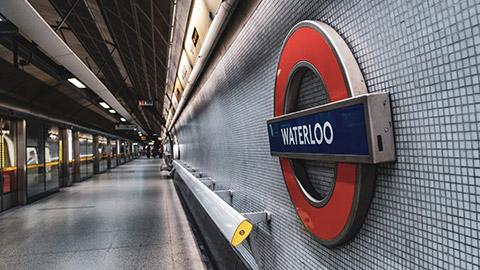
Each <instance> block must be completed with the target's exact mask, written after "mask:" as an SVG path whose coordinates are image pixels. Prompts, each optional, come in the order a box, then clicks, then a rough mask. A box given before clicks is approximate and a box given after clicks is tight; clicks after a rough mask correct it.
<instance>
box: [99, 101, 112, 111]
mask: <svg viewBox="0 0 480 270" xmlns="http://www.w3.org/2000/svg"><path fill="white" fill-rule="evenodd" d="M98 104H100V106H102V107H103V108H105V109H110V106H108V104H107V103H105V102H104V101H100V102H99V103H98Z"/></svg>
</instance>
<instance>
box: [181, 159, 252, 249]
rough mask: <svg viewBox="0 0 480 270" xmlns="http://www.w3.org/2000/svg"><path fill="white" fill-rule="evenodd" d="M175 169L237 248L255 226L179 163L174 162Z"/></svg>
mask: <svg viewBox="0 0 480 270" xmlns="http://www.w3.org/2000/svg"><path fill="white" fill-rule="evenodd" d="M173 167H174V168H175V170H176V173H178V175H179V176H180V177H181V178H182V180H183V181H184V182H185V184H186V185H187V186H188V188H189V189H190V191H191V192H192V193H193V195H194V196H195V198H196V199H197V200H198V202H199V203H200V204H201V205H202V207H203V208H204V209H205V211H206V212H207V213H208V215H209V216H210V218H211V219H212V220H213V222H214V223H215V224H216V225H217V227H218V228H219V229H220V231H221V232H222V234H223V235H224V236H225V238H226V239H227V240H228V241H229V242H230V243H231V244H232V245H233V246H237V245H238V244H240V243H241V242H242V241H243V240H245V238H247V236H248V235H249V234H250V232H251V230H252V227H253V225H252V224H251V223H250V222H249V221H248V220H247V219H246V218H245V217H244V216H243V215H242V214H240V213H239V212H237V210H235V209H233V207H231V206H230V205H228V203H226V202H225V201H224V200H222V199H221V198H220V197H219V196H217V195H216V194H215V192H213V191H212V190H211V189H209V188H208V187H207V186H205V185H204V184H203V183H202V182H201V181H200V180H198V179H197V178H196V177H195V176H194V175H193V174H192V173H191V172H190V171H189V170H187V168H185V167H184V166H183V165H182V164H181V163H180V162H179V161H177V160H175V161H173Z"/></svg>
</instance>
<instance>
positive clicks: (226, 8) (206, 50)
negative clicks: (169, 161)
mask: <svg viewBox="0 0 480 270" xmlns="http://www.w3.org/2000/svg"><path fill="white" fill-rule="evenodd" d="M237 2H238V0H224V1H223V2H222V4H220V7H219V8H218V12H217V14H216V15H215V18H214V19H213V21H212V24H211V26H210V29H209V30H208V33H207V35H206V36H205V41H204V43H203V46H202V48H201V49H200V52H199V53H198V57H197V62H196V63H195V66H194V67H193V70H192V73H191V74H190V77H189V79H188V83H187V86H186V87H185V90H184V93H183V97H182V99H181V100H180V103H179V104H178V107H177V109H176V111H175V115H174V116H173V120H172V122H171V123H170V125H169V126H168V127H167V131H168V132H170V130H171V129H172V127H173V125H174V124H175V122H176V121H177V120H178V117H180V114H181V113H182V110H183V109H184V107H185V105H186V103H187V100H188V98H189V97H190V95H191V94H192V90H193V87H194V86H195V83H196V82H197V80H198V78H199V77H200V74H201V73H202V71H203V68H204V67H205V64H206V63H207V60H208V58H209V57H210V55H211V54H212V52H213V49H214V48H215V45H216V44H217V41H218V39H219V38H220V35H221V34H222V31H223V29H224V28H225V26H226V24H227V21H228V19H229V18H230V16H231V15H232V13H233V10H234V8H235V6H236V5H237Z"/></svg>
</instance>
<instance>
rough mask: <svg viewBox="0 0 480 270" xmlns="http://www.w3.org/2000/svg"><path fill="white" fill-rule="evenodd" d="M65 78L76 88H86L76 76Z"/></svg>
mask: <svg viewBox="0 0 480 270" xmlns="http://www.w3.org/2000/svg"><path fill="white" fill-rule="evenodd" d="M67 80H68V81H69V82H70V83H71V84H73V85H75V86H76V87H77V88H86V86H85V85H84V84H83V83H82V82H81V81H79V80H77V78H69V79H67Z"/></svg>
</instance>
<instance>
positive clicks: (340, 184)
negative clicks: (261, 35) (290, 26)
mask: <svg viewBox="0 0 480 270" xmlns="http://www.w3.org/2000/svg"><path fill="white" fill-rule="evenodd" d="M300 61H307V62H309V63H311V64H312V65H313V66H314V67H315V68H316V69H317V70H318V72H319V74H320V76H321V77H322V79H323V81H324V83H325V86H326V88H327V91H328V94H329V96H330V101H331V102H335V101H338V100H342V99H346V98H348V97H349V94H348V91H347V86H346V84H345V80H344V77H343V74H342V68H341V64H340V63H339V62H338V60H337V58H336V56H335V53H334V51H333V50H332V48H330V46H329V43H328V42H327V40H325V38H324V37H323V36H322V35H321V34H320V33H319V32H317V31H316V30H314V29H312V28H309V27H302V28H299V29H297V30H295V32H293V34H291V35H290V37H289V38H288V40H287V42H286V43H285V45H284V48H283V51H282V54H281V57H280V61H279V65H278V70H277V77H276V82H275V104H274V114H275V117H277V116H280V115H282V114H283V112H284V104H285V102H284V101H285V91H286V86H287V82H288V78H289V74H290V71H291V70H292V68H293V67H294V66H295V64H297V63H298V62H300ZM280 163H281V166H282V171H283V176H284V178H285V183H286V185H287V188H288V191H289V193H290V197H291V199H292V202H293V204H294V205H295V207H296V209H297V212H298V214H299V216H300V218H301V220H302V221H303V223H304V224H305V225H306V226H307V228H308V229H309V230H310V231H311V232H312V233H313V234H314V235H315V236H317V237H318V238H319V239H321V240H325V241H328V240H332V239H335V238H336V237H337V236H339V235H340V233H341V232H342V230H343V229H344V227H345V226H346V224H347V221H348V219H349V216H350V212H351V210H352V204H353V201H354V194H355V181H356V164H351V163H341V162H338V163H337V172H336V179H335V185H334V190H333V193H332V195H331V197H330V199H329V201H328V202H327V203H326V204H325V205H324V206H322V207H315V206H313V205H311V204H310V203H309V202H308V201H307V200H306V199H305V197H304V196H303V194H302V191H301V190H300V188H299V186H298V184H297V182H296V179H295V176H294V175H293V173H292V168H291V165H290V162H289V159H287V158H280Z"/></svg>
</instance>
